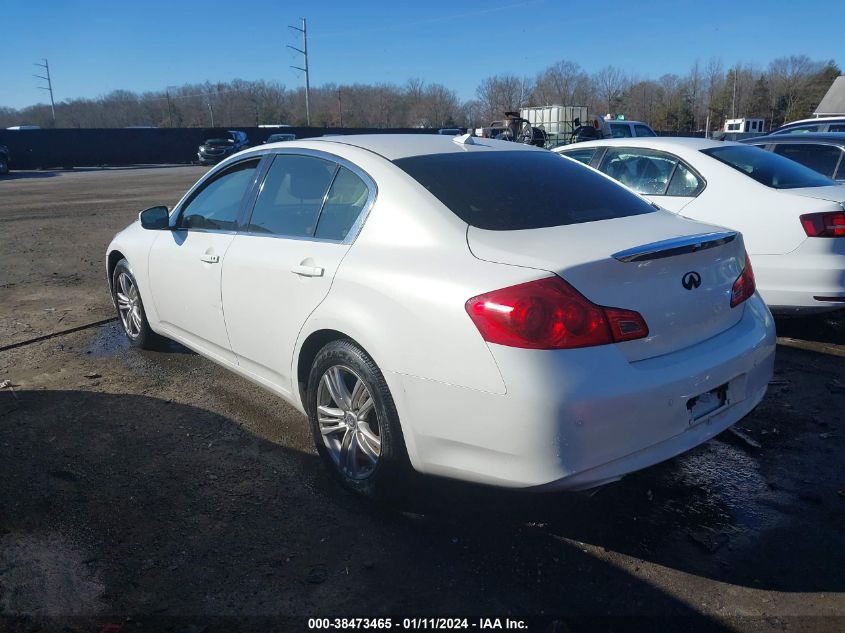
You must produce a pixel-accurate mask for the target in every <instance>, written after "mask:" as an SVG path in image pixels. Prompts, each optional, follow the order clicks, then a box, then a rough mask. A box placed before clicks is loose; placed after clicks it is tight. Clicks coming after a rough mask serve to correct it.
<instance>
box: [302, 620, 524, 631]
mask: <svg viewBox="0 0 845 633" xmlns="http://www.w3.org/2000/svg"><path fill="white" fill-rule="evenodd" d="M308 628H309V629H310V630H319V629H326V630H331V629H334V630H343V629H345V630H362V629H374V630H378V629H381V630H390V629H397V630H408V631H409V630H445V629H478V630H527V629H528V624H527V623H526V622H525V620H520V619H511V618H473V619H469V618H402V619H401V620H399V619H395V620H394V619H393V618H309V619H308Z"/></svg>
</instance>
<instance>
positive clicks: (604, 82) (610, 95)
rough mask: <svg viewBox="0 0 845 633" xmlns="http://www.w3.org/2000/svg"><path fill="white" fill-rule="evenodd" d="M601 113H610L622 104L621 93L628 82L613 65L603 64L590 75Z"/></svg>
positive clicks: (621, 72)
mask: <svg viewBox="0 0 845 633" xmlns="http://www.w3.org/2000/svg"><path fill="white" fill-rule="evenodd" d="M592 81H593V84H594V85H595V90H596V96H598V98H599V102H598V106H599V107H600V108H601V109H602V114H604V113H612V112H614V111H615V110H617V109H618V108H619V107H620V106H621V105H622V95H623V93H624V92H625V89H626V88H627V87H628V84H629V83H630V82H629V81H628V78H627V77H626V76H625V73H624V72H623V71H622V70H620V69H619V68H616V67H615V66H605V67H604V68H602V69H601V70H600V71H598V72H597V73H596V74H594V75H593V77H592Z"/></svg>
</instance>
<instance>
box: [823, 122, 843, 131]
mask: <svg viewBox="0 0 845 633" xmlns="http://www.w3.org/2000/svg"><path fill="white" fill-rule="evenodd" d="M827 131H828V132H845V123H831V124H830V125H828V126H827Z"/></svg>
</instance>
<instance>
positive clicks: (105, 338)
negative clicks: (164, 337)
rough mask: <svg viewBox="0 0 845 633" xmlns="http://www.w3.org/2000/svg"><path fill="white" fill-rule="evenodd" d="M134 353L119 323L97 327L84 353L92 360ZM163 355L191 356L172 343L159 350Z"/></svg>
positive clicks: (187, 351)
mask: <svg viewBox="0 0 845 633" xmlns="http://www.w3.org/2000/svg"><path fill="white" fill-rule="evenodd" d="M130 351H134V350H133V348H132V346H131V345H130V344H129V341H128V340H127V338H126V335H125V334H124V333H123V329H122V328H121V326H120V323H118V322H117V321H115V322H112V323H106V324H105V325H101V326H100V327H98V328H97V329H96V331H95V333H94V335H93V336H92V337H91V341H90V343H89V345H88V349H87V350H86V353H87V354H88V355H89V356H91V357H92V358H117V357H121V356H125V355H126V354H128V353H129V352H130ZM159 352H160V353H165V354H193V353H194V352H192V351H191V350H189V349H188V348H187V347H185V346H183V345H180V344H179V343H176V342H174V341H167V342H166V343H165V346H164V347H163V348H162V349H161V350H159Z"/></svg>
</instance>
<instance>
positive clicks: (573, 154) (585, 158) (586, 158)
mask: <svg viewBox="0 0 845 633" xmlns="http://www.w3.org/2000/svg"><path fill="white" fill-rule="evenodd" d="M597 151H598V148H597V147H587V148H585V149H575V150H571V151H566V152H561V154H563V155H564V156H566V157H567V158H574V159H575V160H577V161H578V162H580V163H584V164H585V165H589V164H590V161H592V160H593V156H595V155H596V152H597Z"/></svg>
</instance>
